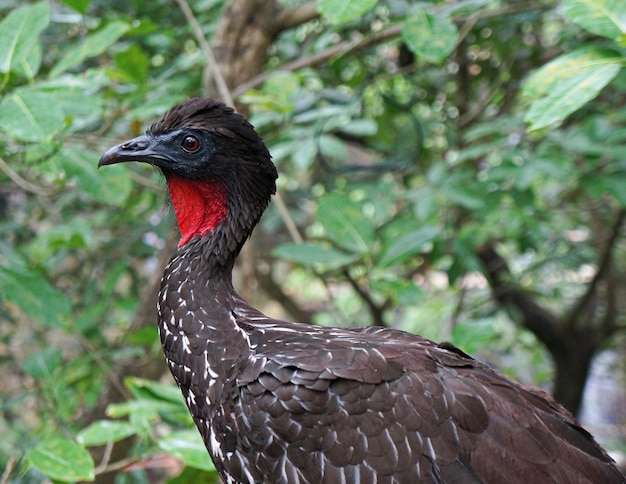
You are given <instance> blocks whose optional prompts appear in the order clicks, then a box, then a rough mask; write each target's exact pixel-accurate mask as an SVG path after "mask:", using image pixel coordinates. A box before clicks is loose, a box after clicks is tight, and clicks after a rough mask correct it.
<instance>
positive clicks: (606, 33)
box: [561, 0, 626, 40]
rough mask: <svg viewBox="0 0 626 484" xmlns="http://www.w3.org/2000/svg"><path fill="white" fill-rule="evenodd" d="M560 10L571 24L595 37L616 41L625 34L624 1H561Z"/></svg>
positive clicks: (625, 3)
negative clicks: (578, 26) (599, 36)
mask: <svg viewBox="0 0 626 484" xmlns="http://www.w3.org/2000/svg"><path fill="white" fill-rule="evenodd" d="M561 8H562V9H563V13H564V14H565V16H566V17H567V18H569V19H570V20H571V21H572V22H574V23H576V24H578V25H580V26H581V27H582V28H583V29H585V30H588V31H589V32H592V33H594V34H596V35H601V36H603V37H608V38H609V39H613V40H617V39H619V38H620V36H621V34H624V33H626V2H624V0H563V2H562V4H561Z"/></svg>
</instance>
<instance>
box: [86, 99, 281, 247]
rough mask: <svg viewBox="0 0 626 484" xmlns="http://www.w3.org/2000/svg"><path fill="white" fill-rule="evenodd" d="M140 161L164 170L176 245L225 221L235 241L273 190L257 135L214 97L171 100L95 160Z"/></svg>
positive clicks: (267, 157) (272, 172)
mask: <svg viewBox="0 0 626 484" xmlns="http://www.w3.org/2000/svg"><path fill="white" fill-rule="evenodd" d="M126 161H142V162H146V163H150V164H151V165H154V166H156V167H158V168H159V169H160V170H161V171H162V172H163V174H164V175H165V178H166V181H167V185H168V189H169V193H170V199H171V200H172V204H173V205H174V210H175V212H176V218H177V221H178V226H179V229H180V231H181V241H180V244H179V246H182V245H185V244H186V243H187V242H189V241H190V240H191V239H193V238H194V237H196V236H200V237H203V236H204V235H206V234H207V233H209V232H212V231H213V230H214V229H215V227H216V226H217V225H219V224H221V223H223V222H226V221H228V231H229V232H230V233H231V234H230V236H231V237H235V239H236V241H237V243H240V242H241V243H243V241H244V240H245V238H247V236H248V235H249V234H250V232H251V231H252V228H253V227H254V225H255V224H256V222H257V221H258V219H259V218H260V216H261V214H262V212H263V210H264V209H265V208H266V206H267V204H268V202H269V199H270V197H271V196H272V194H274V192H275V190H276V183H275V181H276V178H277V176H278V175H277V173H276V168H275V167H274V164H273V163H272V161H271V157H270V154H269V152H268V150H267V148H266V146H265V144H264V143H263V140H262V139H261V137H260V136H259V135H258V134H257V133H256V132H255V131H254V129H253V127H252V125H251V124H250V123H248V122H247V121H246V120H245V119H244V118H243V117H242V116H241V115H239V114H237V113H235V112H234V110H233V109H232V108H230V107H228V106H226V105H224V104H223V103H221V102H219V101H216V100H214V99H197V98H193V99H188V100H187V101H184V102H182V103H181V104H178V105H177V106H174V107H173V108H172V109H171V110H170V111H168V112H167V113H166V114H165V115H164V116H163V117H162V118H161V119H160V120H159V121H157V122H156V123H154V124H153V125H152V127H151V128H150V129H149V130H148V132H147V133H146V134H145V135H142V136H139V137H137V138H134V139H132V140H129V141H126V142H124V143H121V144H119V145H117V146H114V147H112V148H110V149H109V150H108V151H107V152H106V153H105V154H104V155H102V158H101V159H100V163H99V164H98V166H99V167H100V166H104V165H112V164H114V163H121V162H126Z"/></svg>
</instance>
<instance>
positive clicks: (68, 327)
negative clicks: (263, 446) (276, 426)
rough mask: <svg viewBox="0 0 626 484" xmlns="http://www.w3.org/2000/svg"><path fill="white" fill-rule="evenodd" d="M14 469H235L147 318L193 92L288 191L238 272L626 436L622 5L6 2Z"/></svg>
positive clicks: (360, 0) (625, 20)
mask: <svg viewBox="0 0 626 484" xmlns="http://www.w3.org/2000/svg"><path fill="white" fill-rule="evenodd" d="M0 19H1V20H0V234H1V236H0V304H1V306H0V307H1V308H2V310H1V311H0V371H1V374H2V379H1V380H0V409H1V410H2V411H1V413H0V434H1V435H2V436H3V438H2V439H1V440H0V469H3V472H2V477H1V478H0V479H1V480H0V482H1V483H2V484H4V483H6V482H41V481H42V480H44V479H46V478H48V479H51V480H53V481H80V480H93V479H96V480H97V481H98V482H119V483H125V482H149V481H150V482H155V481H165V480H166V479H169V481H170V482H190V480H193V479H196V480H198V479H204V480H205V481H207V482H210V481H211V480H215V479H216V476H215V473H214V470H213V469H212V465H211V463H210V460H209V459H208V456H207V454H206V451H205V449H204V448H203V446H202V443H201V441H200V439H199V437H198V436H197V434H196V431H195V429H192V428H191V420H190V418H189V416H188V414H187V411H186V409H185V407H184V405H183V404H182V399H181V397H180V395H179V392H178V390H177V389H176V388H175V387H174V386H173V383H172V380H171V377H170V376H169V374H168V373H167V371H166V366H165V365H164V364H163V360H162V356H161V354H160V348H159V343H158V338H157V334H156V329H155V324H154V323H155V309H154V304H155V301H156V293H157V287H158V281H159V277H160V273H161V271H162V268H163V266H164V264H165V263H166V262H167V260H168V259H169V257H170V256H171V255H172V253H173V251H174V250H175V246H176V237H175V230H174V227H175V223H174V220H173V217H172V215H171V213H170V210H169V209H168V207H166V206H165V205H164V200H165V190H164V184H163V182H162V180H160V179H159V176H158V174H156V173H155V172H154V170H150V169H149V168H148V167H145V166H125V167H118V168H117V169H115V170H103V171H101V172H97V171H96V166H97V162H98V159H99V156H100V155H101V154H102V153H103V152H104V150H105V149H106V148H108V147H110V146H112V145H114V144H116V143H118V142H121V141H124V140H125V139H128V138H130V137H133V136H135V135H137V134H139V133H141V132H142V131H144V130H145V129H146V128H147V127H149V125H150V124H151V123H152V122H153V121H155V120H156V119H157V118H158V117H159V116H160V115H161V114H162V113H163V112H165V111H166V110H167V109H168V108H169V107H171V106H172V105H173V104H175V103H177V102H179V101H181V100H183V99H185V98H187V97H190V96H213V97H218V98H220V99H222V100H223V101H225V102H227V103H228V104H234V105H236V106H237V109H238V110H239V111H240V112H242V113H243V114H245V115H246V116H249V117H250V119H251V121H252V123H253V124H254V125H255V127H256V128H257V130H258V131H259V132H260V133H261V134H262V135H263V137H264V139H265V140H266V142H267V144H268V146H269V148H270V151H271V152H272V154H273V159H274V161H275V162H276V164H277V166H278V169H279V173H280V178H279V181H278V195H277V197H275V199H274V203H273V204H272V205H271V207H270V209H269V210H268V212H267V213H266V214H265V216H264V218H263V220H262V222H261V224H260V226H259V227H258V228H257V229H256V231H255V234H254V235H253V238H252V240H251V242H250V243H249V244H248V246H247V248H246V249H245V250H244V252H243V253H242V256H241V257H240V261H239V265H238V268H237V275H236V276H237V277H236V279H237V282H236V287H237V289H238V290H239V292H240V293H242V295H244V296H245V297H246V298H247V299H249V300H250V301H251V302H252V303H254V304H255V305H256V306H257V307H260V308H261V309H263V310H264V311H266V312H267V313H269V314H271V315H273V316H277V317H286V318H290V319H294V320H299V321H313V322H316V323H319V324H332V325H367V324H377V325H385V326H390V327H395V328H400V329H404V330H407V331H411V332H415V333H419V334H421V335H423V336H425V337H428V338H432V339H435V340H437V341H443V340H447V341H451V342H452V343H454V344H455V345H457V346H459V347H460V348H461V349H463V350H464V351H466V352H468V353H471V354H473V355H475V356H476V357H477V358H479V359H481V360H483V361H485V362H487V363H488V364H490V365H492V366H494V367H495V368H497V369H498V370H499V371H501V372H503V373H505V374H507V375H509V376H511V377H513V378H515V379H517V380H519V381H522V382H524V383H530V384H534V385H539V386H542V387H543V388H545V389H546V390H548V391H550V392H551V393H553V394H554V395H555V397H556V398H557V399H558V400H559V401H561V402H562V403H563V404H565V405H566V406H567V407H568V408H569V409H570V410H572V412H574V413H575V414H577V415H579V417H580V418H581V419H582V421H583V423H584V424H585V425H586V426H587V427H588V428H589V429H590V430H591V431H592V433H593V434H594V435H596V436H597V437H598V438H599V439H600V440H601V442H602V443H603V444H604V445H605V446H606V447H607V448H608V449H609V450H611V451H612V452H614V453H615V455H616V456H617V457H619V456H620V455H624V452H625V451H626V444H625V442H626V437H625V435H626V430H625V429H626V391H625V389H624V388H625V386H626V385H625V384H624V375H625V364H624V361H625V360H624V354H625V351H626V339H625V334H626V332H625V331H624V329H625V328H626V282H625V281H626V277H625V275H626V274H625V273H626V236H625V234H624V216H625V214H626V212H625V210H626V125H625V122H626V109H625V105H626V71H625V70H624V69H623V67H624V65H625V62H626V4H625V3H624V2H623V0H593V1H591V0H563V1H562V2H555V1H552V0H529V1H517V2H506V1H499V0H459V1H454V0H448V1H445V2H439V1H433V2H428V1H425V2H419V3H416V2H411V1H408V0H388V1H376V0H351V1H349V0H317V1H298V0H281V1H276V0H269V1H267V0H225V1H220V0H197V1H196V0H157V1H152V2H143V1H139V0H130V1H129V0H125V1H112V2H109V1H101V0H92V1H90V0H64V1H61V2H52V1H50V2H45V1H44V2H22V1H15V0H2V1H1V2H0Z"/></svg>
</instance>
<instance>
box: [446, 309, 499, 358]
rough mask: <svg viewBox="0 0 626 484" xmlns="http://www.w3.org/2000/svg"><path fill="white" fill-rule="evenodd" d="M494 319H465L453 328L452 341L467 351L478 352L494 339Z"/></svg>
mask: <svg viewBox="0 0 626 484" xmlns="http://www.w3.org/2000/svg"><path fill="white" fill-rule="evenodd" d="M494 323H495V320H494V319H489V318H485V319H476V320H473V321H464V322H461V323H459V324H457V325H456V326H454V328H453V329H452V338H451V343H452V344H453V345H454V346H457V347H459V348H461V349H462V350H463V351H465V352H467V353H470V354H472V353H476V352H477V351H478V350H480V349H481V348H483V347H485V346H488V345H489V343H490V342H491V341H493V339H494V335H495V334H496V331H495V329H494Z"/></svg>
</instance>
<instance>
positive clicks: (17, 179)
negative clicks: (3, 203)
mask: <svg viewBox="0 0 626 484" xmlns="http://www.w3.org/2000/svg"><path fill="white" fill-rule="evenodd" d="M0 170H2V171H3V172H4V173H5V174H6V176H8V177H9V178H10V179H11V181H12V182H13V183H15V184H16V185H17V186H18V187H20V188H22V189H23V190H26V191H27V192H31V193H34V194H35V195H41V196H42V197H48V196H50V195H52V194H53V193H54V192H55V188H53V187H41V186H39V185H35V184H34V183H31V182H29V181H28V180H25V179H24V178H22V177H21V176H20V175H19V174H18V173H17V172H16V171H15V170H13V168H11V167H10V166H9V164H8V163H7V162H6V161H4V160H3V159H2V158H0Z"/></svg>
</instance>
